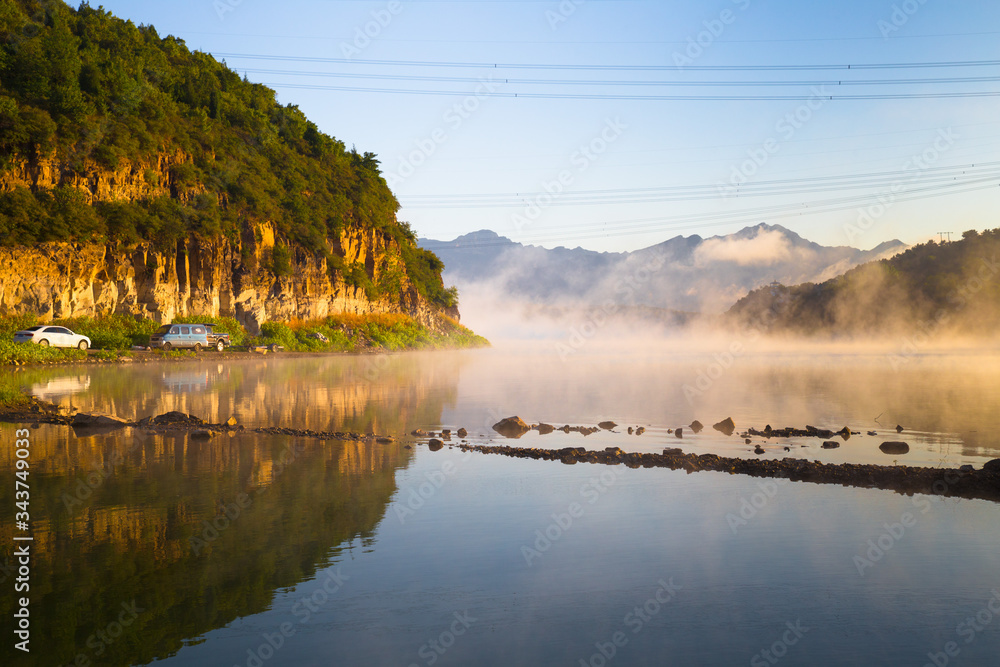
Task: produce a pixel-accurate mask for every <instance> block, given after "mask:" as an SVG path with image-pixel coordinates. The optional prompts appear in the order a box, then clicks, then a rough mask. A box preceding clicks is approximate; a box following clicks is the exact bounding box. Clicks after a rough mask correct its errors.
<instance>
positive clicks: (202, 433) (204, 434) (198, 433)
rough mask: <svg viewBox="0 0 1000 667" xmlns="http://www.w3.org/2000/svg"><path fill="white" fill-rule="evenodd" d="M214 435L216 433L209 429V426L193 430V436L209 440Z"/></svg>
mask: <svg viewBox="0 0 1000 667" xmlns="http://www.w3.org/2000/svg"><path fill="white" fill-rule="evenodd" d="M214 435H215V434H214V433H212V432H211V431H209V430H208V429H207V428H199V429H196V430H194V431H191V437H192V438H201V439H204V440H208V439H209V438H212V437H213V436H214Z"/></svg>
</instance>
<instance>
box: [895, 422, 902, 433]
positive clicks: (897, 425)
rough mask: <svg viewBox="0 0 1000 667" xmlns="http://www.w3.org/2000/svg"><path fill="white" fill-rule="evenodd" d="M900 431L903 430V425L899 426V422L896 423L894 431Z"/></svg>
mask: <svg viewBox="0 0 1000 667" xmlns="http://www.w3.org/2000/svg"><path fill="white" fill-rule="evenodd" d="M902 432H903V427H902V426H900V425H899V424H896V433H902Z"/></svg>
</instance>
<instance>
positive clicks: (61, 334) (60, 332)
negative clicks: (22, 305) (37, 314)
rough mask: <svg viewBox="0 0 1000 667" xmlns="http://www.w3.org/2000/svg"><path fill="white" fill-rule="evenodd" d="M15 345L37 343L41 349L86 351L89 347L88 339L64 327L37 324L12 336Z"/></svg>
mask: <svg viewBox="0 0 1000 667" xmlns="http://www.w3.org/2000/svg"><path fill="white" fill-rule="evenodd" d="M14 342H15V343H38V344H39V345H41V346H42V347H48V346H50V345H51V346H52V347H78V348H80V349H81V350H86V349H87V348H88V347H90V339H89V338H87V337H86V336H81V335H80V334H77V333H73V332H72V331H70V330H69V329H67V328H66V327H58V326H54V325H45V324H39V325H38V326H34V327H28V328H27V329H25V330H24V331H18V332H17V333H15V334H14Z"/></svg>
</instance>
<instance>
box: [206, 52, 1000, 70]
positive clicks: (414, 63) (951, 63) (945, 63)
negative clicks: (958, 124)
mask: <svg viewBox="0 0 1000 667" xmlns="http://www.w3.org/2000/svg"><path fill="white" fill-rule="evenodd" d="M213 55H214V56H215V57H217V58H246V59H250V60H278V61H295V62H316V63H341V64H345V65H380V66H385V65H390V66H394V67H461V68H479V69H543V70H592V71H623V72H624V71H628V72H664V71H679V70H680V69H681V68H678V67H677V66H676V65H574V64H568V65H567V64H539V63H490V62H462V61H456V60H357V59H354V58H317V57H310V56H282V55H265V54H255V53H216V54H213ZM997 65H1000V60H942V61H928V62H915V63H844V64H832V65H686V66H684V67H683V71H685V72H699V71H701V72H780V71H821V70H826V71H829V70H866V69H928V68H941V67H995V66H997Z"/></svg>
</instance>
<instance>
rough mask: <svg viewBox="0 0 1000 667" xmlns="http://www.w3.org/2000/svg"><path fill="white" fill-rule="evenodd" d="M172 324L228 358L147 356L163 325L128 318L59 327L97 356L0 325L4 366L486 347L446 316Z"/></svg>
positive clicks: (21, 320) (10, 322)
mask: <svg viewBox="0 0 1000 667" xmlns="http://www.w3.org/2000/svg"><path fill="white" fill-rule="evenodd" d="M175 322H203V323H207V324H212V325H213V326H214V328H215V330H216V331H219V332H222V333H227V334H229V336H230V340H231V341H232V344H233V347H231V348H227V349H226V350H225V351H224V352H221V353H219V352H214V351H203V352H201V353H197V354H196V353H195V352H193V351H189V350H170V351H163V350H149V349H146V348H147V346H148V344H149V337H150V335H151V334H152V333H153V332H154V331H155V330H156V328H157V327H158V326H160V325H159V323H157V322H154V321H153V320H137V319H135V318H131V317H126V316H114V315H112V316H108V317H101V318H76V319H68V320H56V321H54V322H52V324H56V325H59V326H65V327H68V328H69V329H72V330H73V331H75V332H76V333H79V334H82V335H84V336H87V337H88V338H90V339H91V342H92V346H93V348H94V349H91V350H87V351H85V352H84V351H81V350H77V349H56V348H51V347H50V348H43V347H39V346H38V345H31V344H22V343H15V342H13V339H12V336H13V333H14V332H15V331H19V330H21V329H25V328H27V327H30V326H32V325H34V324H37V322H36V321H35V319H34V318H33V317H32V316H17V317H4V318H0V367H2V366H28V365H51V364H67V363H116V362H117V363H132V362H146V361H183V360H191V359H196V358H203V357H204V356H205V355H208V356H211V357H212V358H213V359H243V358H252V357H255V356H259V355H260V354H261V353H262V352H255V351H253V349H252V348H254V347H271V346H275V345H276V346H278V347H279V348H280V349H281V351H282V352H281V353H297V354H315V353H371V352H380V351H400V350H422V349H456V348H475V347H486V346H489V341H487V340H486V339H485V338H483V337H482V336H478V335H476V334H475V333H473V332H472V331H471V330H470V329H468V328H466V327H464V326H462V325H461V324H459V323H458V322H457V321H456V320H453V319H451V318H447V317H443V318H442V320H441V324H440V326H439V327H438V328H437V329H431V328H429V327H427V326H424V325H422V324H420V323H419V322H417V321H416V320H414V319H413V318H411V317H409V316H406V315H397V314H379V315H351V314H340V315H334V316H330V317H327V318H325V319H322V320H312V321H301V320H299V321H293V322H267V323H265V324H264V325H263V327H261V333H260V335H259V336H256V337H254V336H251V335H250V334H249V332H248V331H247V330H246V329H245V328H244V327H243V326H242V325H241V324H239V322H237V321H236V320H234V319H232V318H212V317H207V318H206V317H198V316H194V317H186V318H179V319H177V320H175Z"/></svg>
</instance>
